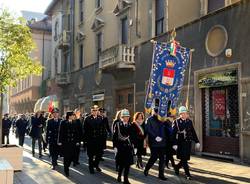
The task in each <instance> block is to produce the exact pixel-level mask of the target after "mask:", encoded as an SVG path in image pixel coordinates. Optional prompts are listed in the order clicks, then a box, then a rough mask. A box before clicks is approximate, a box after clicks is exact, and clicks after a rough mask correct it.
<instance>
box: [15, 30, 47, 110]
mask: <svg viewBox="0 0 250 184" xmlns="http://www.w3.org/2000/svg"><path fill="white" fill-rule="evenodd" d="M43 34H44V35H43ZM32 38H33V41H34V43H35V46H36V48H35V50H34V51H32V53H31V57H32V58H34V59H36V60H38V61H39V62H40V64H41V65H42V64H43V63H42V60H43V57H44V61H45V63H46V64H47V66H44V73H48V72H49V71H48V70H50V66H49V65H48V64H49V63H50V61H51V52H50V50H51V34H49V33H46V32H43V31H40V30H32ZM43 39H44V41H43ZM43 44H44V54H43ZM41 82H42V76H34V75H30V76H28V77H26V78H25V79H23V80H19V81H18V82H17V86H16V87H14V88H10V112H11V113H15V112H17V109H15V107H14V106H16V105H17V104H19V105H20V104H22V103H30V102H32V103H34V102H35V101H36V100H37V99H38V98H40V96H39V87H40V86H41ZM19 110H20V109H19ZM26 110H27V109H25V107H23V111H22V112H24V111H26ZM18 113H19V112H18Z"/></svg>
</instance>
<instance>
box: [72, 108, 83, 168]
mask: <svg viewBox="0 0 250 184" xmlns="http://www.w3.org/2000/svg"><path fill="white" fill-rule="evenodd" d="M74 113H75V120H74V123H76V126H77V130H78V134H79V136H80V139H81V140H82V139H83V122H82V121H83V120H82V117H81V111H80V110H79V109H75V110H74ZM80 148H81V145H79V146H77V147H76V157H75V160H74V162H73V165H74V166H76V165H79V164H80V163H79V156H80Z"/></svg>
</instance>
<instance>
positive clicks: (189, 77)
mask: <svg viewBox="0 0 250 184" xmlns="http://www.w3.org/2000/svg"><path fill="white" fill-rule="evenodd" d="M194 51H195V50H194V49H191V50H190V62H189V69H188V70H189V71H188V86H187V97H186V104H185V106H186V108H187V109H189V91H190V80H191V69H192V56H193V52H194Z"/></svg>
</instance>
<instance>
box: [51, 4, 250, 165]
mask: <svg viewBox="0 0 250 184" xmlns="http://www.w3.org/2000/svg"><path fill="white" fill-rule="evenodd" d="M63 4H66V5H67V6H64V7H63V6H62V5H63ZM249 6H250V3H249V2H248V1H239V0H189V1H175V0H130V1H129V0H120V1H106V0H96V1H92V0H79V1H74V0H71V1H59V0H54V1H53V2H52V3H51V5H50V6H49V7H48V9H47V11H46V13H47V14H49V15H55V14H57V13H58V12H62V17H64V18H65V19H66V17H68V18H67V19H66V20H64V21H63V22H64V24H63V25H61V26H62V29H61V34H62V35H64V36H62V39H63V40H64V41H63V42H61V43H64V44H59V45H54V47H55V48H58V51H59V52H61V53H69V55H67V54H66V56H65V57H62V59H60V60H57V62H58V65H57V66H58V67H60V69H59V70H58V74H57V75H56V77H55V79H57V80H55V81H56V84H57V85H54V86H55V88H54V92H57V91H60V94H59V93H58V94H59V96H60V107H61V108H64V110H68V109H73V108H76V107H80V108H81V109H82V110H83V111H84V110H85V111H88V110H89V107H90V106H91V105H93V104H98V105H100V106H103V107H105V108H106V109H107V111H108V115H109V117H112V116H113V115H114V113H115V111H116V110H118V109H121V108H125V107H126V108H128V109H129V110H130V111H131V113H132V112H134V111H143V109H144V98H145V94H146V86H147V81H148V78H149V74H150V69H151V58H152V48H153V46H152V43H151V42H150V39H152V38H153V39H155V40H157V41H167V40H168V39H169V37H170V35H169V33H168V31H170V30H172V29H173V28H176V31H177V40H178V41H180V42H181V43H182V45H184V46H187V47H191V48H194V49H195V52H194V53H193V61H192V63H191V64H190V68H189V69H190V70H191V72H190V76H189V75H188V74H187V75H186V76H187V79H190V80H189V81H190V83H189V85H188V80H186V81H185V85H184V87H183V90H182V94H181V97H180V100H179V104H180V105H181V104H184V103H185V100H186V98H188V99H189V110H190V117H191V118H192V119H193V120H194V124H195V127H196V130H197V133H198V136H199V139H200V141H201V143H202V153H201V154H206V155H210V156H217V157H223V158H227V159H237V158H240V159H241V160H245V161H249V160H250V157H249V155H250V154H249V153H250V146H249V144H248V142H249V139H250V137H249V135H250V133H249V130H250V129H249V127H250V124H249V122H250V121H249V119H250V118H249V114H250V113H249V111H248V109H249V108H248V107H249V98H248V96H249V94H248V92H247V91H248V88H249V73H248V72H247V68H248V63H247V59H246V58H248V52H247V48H249V43H248V42H247V40H248V39H247V38H248V37H249V36H248V31H247V30H249V26H247V25H248V24H247V21H248V20H249V17H250V15H249V11H248V10H249ZM65 7H67V8H65ZM52 27H53V26H52ZM54 27H55V26H54ZM239 27H244V29H238V28H239ZM53 29H54V28H53ZM63 30H65V31H63ZM240 38H242V39H240ZM66 58H67V59H66ZM52 60H53V59H52ZM54 60H55V59H54ZM52 63H53V62H52ZM59 71H60V72H59ZM65 72H66V73H65ZM216 76H217V77H216ZM225 76H231V77H225ZM221 78H223V80H226V81H224V82H223V81H218V79H221ZM214 81H217V82H214ZM51 87H53V85H50V88H51ZM51 89H52V88H51ZM187 94H189V96H188V97H187ZM223 104H224V105H223ZM218 106H220V107H221V106H223V107H222V108H219V109H218V108H217V107H218Z"/></svg>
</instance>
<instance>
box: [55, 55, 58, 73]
mask: <svg viewBox="0 0 250 184" xmlns="http://www.w3.org/2000/svg"><path fill="white" fill-rule="evenodd" d="M55 74H56V75H57V74H58V60H57V57H55Z"/></svg>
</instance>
